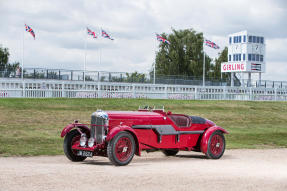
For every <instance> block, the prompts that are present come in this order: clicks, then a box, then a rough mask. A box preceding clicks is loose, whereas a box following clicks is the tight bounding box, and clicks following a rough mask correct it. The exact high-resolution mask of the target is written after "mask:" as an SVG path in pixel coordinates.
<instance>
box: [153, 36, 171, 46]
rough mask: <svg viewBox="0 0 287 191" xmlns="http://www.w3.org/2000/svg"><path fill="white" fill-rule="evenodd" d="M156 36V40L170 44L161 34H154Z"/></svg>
mask: <svg viewBox="0 0 287 191" xmlns="http://www.w3.org/2000/svg"><path fill="white" fill-rule="evenodd" d="M156 38H157V40H158V41H160V42H163V43H166V44H170V42H169V41H168V40H166V39H165V38H163V37H162V36H160V35H159V34H156Z"/></svg>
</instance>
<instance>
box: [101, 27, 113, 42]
mask: <svg viewBox="0 0 287 191" xmlns="http://www.w3.org/2000/svg"><path fill="white" fill-rule="evenodd" d="M102 37H104V38H108V39H110V40H114V39H113V38H111V36H110V35H109V34H108V33H107V32H106V31H104V30H103V29H102Z"/></svg>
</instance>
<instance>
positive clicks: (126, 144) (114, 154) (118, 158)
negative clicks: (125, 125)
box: [107, 131, 135, 166]
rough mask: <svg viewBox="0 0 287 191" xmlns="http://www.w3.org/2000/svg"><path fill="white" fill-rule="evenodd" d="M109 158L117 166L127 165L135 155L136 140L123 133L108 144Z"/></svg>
mask: <svg viewBox="0 0 287 191" xmlns="http://www.w3.org/2000/svg"><path fill="white" fill-rule="evenodd" d="M107 152H108V157H109V159H110V161H111V162H112V163H113V164H114V165H117V166H123V165H127V164H129V163H130V162H131V160H132V159H133V157H134V154H135V140H134V138H133V136H132V135H131V134H130V133H128V132H126V131H122V132H120V133H118V134H117V135H116V136H115V137H114V138H113V139H112V140H111V141H110V142H109V143H108V149H107Z"/></svg>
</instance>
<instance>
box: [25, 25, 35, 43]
mask: <svg viewBox="0 0 287 191" xmlns="http://www.w3.org/2000/svg"><path fill="white" fill-rule="evenodd" d="M25 29H26V31H27V32H29V33H30V34H31V35H32V36H33V37H34V40H35V33H34V31H33V30H32V29H31V27H29V26H28V25H26V24H25Z"/></svg>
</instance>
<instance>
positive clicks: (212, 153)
mask: <svg viewBox="0 0 287 191" xmlns="http://www.w3.org/2000/svg"><path fill="white" fill-rule="evenodd" d="M224 151H225V138H224V135H223V133H222V132H221V131H215V132H213V133H212V135H211V136H210V137H209V140H208V147H207V152H206V153H205V154H206V156H207V157H208V158H211V159H219V158H220V157H222V155H223V153H224Z"/></svg>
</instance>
